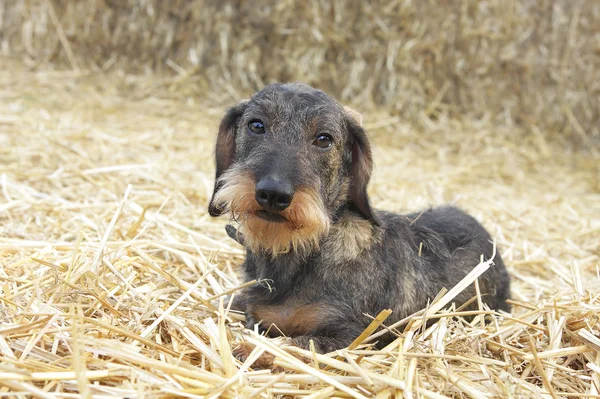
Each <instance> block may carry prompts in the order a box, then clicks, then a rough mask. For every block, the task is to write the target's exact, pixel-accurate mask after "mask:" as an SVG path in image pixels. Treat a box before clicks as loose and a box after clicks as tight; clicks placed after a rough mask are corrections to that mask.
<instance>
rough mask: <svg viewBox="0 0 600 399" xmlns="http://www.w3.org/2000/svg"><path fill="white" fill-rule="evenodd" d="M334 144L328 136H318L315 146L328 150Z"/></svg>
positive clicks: (314, 142)
mask: <svg viewBox="0 0 600 399" xmlns="http://www.w3.org/2000/svg"><path fill="white" fill-rule="evenodd" d="M332 143H333V139H332V138H331V136H330V135H328V134H320V135H318V136H317V138H316V139H315V141H313V144H314V145H316V146H317V147H320V148H328V147H331V144H332Z"/></svg>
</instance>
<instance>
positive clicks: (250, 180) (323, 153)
mask: <svg viewBox="0 0 600 399" xmlns="http://www.w3.org/2000/svg"><path fill="white" fill-rule="evenodd" d="M360 119H361V118H360V115H359V114H357V113H356V112H354V111H351V110H349V109H346V108H344V107H342V106H341V105H339V104H338V103H337V102H336V101H335V100H333V99H332V98H330V97H329V96H327V95H326V94H325V93H323V92H322V91H319V90H315V89H313V88H311V87H309V86H306V85H302V84H298V83H291V84H273V85H270V86H267V87H266V88H264V89H263V90H261V91H260V92H258V93H257V94H255V95H254V97H252V98H251V99H250V100H248V101H243V102H241V103H239V104H238V105H236V106H234V107H233V108H231V109H230V110H229V111H228V112H227V114H226V115H225V117H224V118H223V120H222V121H221V125H220V127H219V134H218V137H217V144H216V169H217V171H216V181H215V188H214V193H213V196H212V199H211V201H210V205H209V213H210V214H211V215H212V216H218V215H221V214H222V213H224V212H230V214H231V217H232V218H233V219H235V220H237V221H238V222H239V223H240V232H242V233H243V235H244V243H245V245H246V246H247V247H248V249H250V250H251V251H254V252H256V251H264V252H268V253H271V254H273V255H276V254H278V253H282V252H287V251H289V250H294V251H298V252H304V253H306V252H309V251H310V250H312V249H313V248H315V247H316V246H318V243H319V239H320V237H321V236H322V235H323V234H325V233H326V232H327V231H328V229H329V225H330V223H331V221H332V220H334V219H335V217H336V213H337V212H339V211H340V210H341V209H345V208H347V209H351V210H354V211H355V212H356V213H358V214H360V215H362V216H363V217H364V218H365V219H367V220H370V221H372V222H373V223H377V220H376V218H375V215H374V213H373V210H372V209H371V205H370V203H369V197H368V196H367V184H368V183H369V178H370V176H371V171H372V168H373V161H372V158H371V148H370V146H369V142H368V139H367V135H366V133H365V131H364V130H363V128H362V127H361V121H360Z"/></svg>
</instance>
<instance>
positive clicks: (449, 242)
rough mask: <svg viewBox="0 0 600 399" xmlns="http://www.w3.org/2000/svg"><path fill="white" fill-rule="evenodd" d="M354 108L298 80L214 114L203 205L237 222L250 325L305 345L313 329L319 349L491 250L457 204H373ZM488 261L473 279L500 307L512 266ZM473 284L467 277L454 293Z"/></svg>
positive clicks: (465, 297) (433, 290)
mask: <svg viewBox="0 0 600 399" xmlns="http://www.w3.org/2000/svg"><path fill="white" fill-rule="evenodd" d="M360 119H361V117H360V115H359V114H357V113H356V112H354V111H352V110H350V109H347V108H344V107H343V106H341V105H340V104H339V103H337V102H336V101H335V100H334V99H332V98H331V97H329V96H327V95H326V94H325V93H323V92H322V91H320V90H316V89H313V88H311V87H309V86H306V85H303V84H298V83H290V84H272V85H269V86H267V87H265V88H264V89H263V90H261V91H260V92H258V93H257V94H255V95H254V96H253V97H252V98H251V99H250V100H247V101H242V102H241V103H239V104H237V105H236V106H234V107H233V108H231V109H230V110H229V111H228V112H227V114H226V115H225V117H224V118H223V120H222V122H221V124H220V127H219V133H218V137H217V143H216V182H215V187H214V193H213V196H212V199H211V201H210V205H209V212H210V215H212V216H218V215H221V214H223V213H229V215H230V217H231V218H232V219H233V220H234V221H236V222H237V223H238V224H239V226H238V228H237V229H235V228H232V227H229V228H228V232H229V233H230V235H231V236H232V237H233V238H235V239H236V240H238V241H239V242H240V243H241V244H242V245H243V246H244V247H245V249H246V251H247V256H246V260H245V262H244V264H243V268H244V271H245V275H246V278H247V279H248V280H253V279H256V280H259V281H261V283H257V284H256V285H254V286H251V287H249V288H247V289H245V290H244V291H243V292H242V294H241V298H240V299H241V300H240V301H238V302H237V306H240V307H241V308H242V310H243V311H245V314H246V324H247V326H248V327H249V328H253V327H254V325H255V324H257V323H258V324H259V325H260V328H261V329H264V330H267V331H268V333H269V334H270V335H285V336H288V337H291V339H292V343H293V344H294V345H297V346H300V347H303V348H308V346H309V341H310V340H313V341H314V344H315V348H316V350H318V351H321V352H329V351H332V350H336V349H340V348H344V347H346V346H348V345H349V344H350V343H351V342H352V341H353V340H354V339H355V338H356V337H357V336H358V335H359V334H360V333H361V332H362V331H363V330H364V329H365V327H366V326H368V325H369V323H370V321H371V319H370V318H369V317H367V316H366V314H369V315H373V316H375V315H377V314H378V313H379V312H380V311H381V310H383V309H392V311H393V313H392V315H391V316H390V318H389V319H388V321H391V322H394V321H397V320H400V319H402V318H404V317H406V316H408V315H411V314H413V313H414V312H416V311H418V310H420V309H422V308H424V307H425V306H426V305H427V303H428V301H431V300H432V299H433V298H435V297H436V295H437V294H438V293H439V292H440V290H441V289H442V288H444V287H445V288H448V289H449V288H452V287H453V286H454V285H455V284H456V283H457V282H459V281H460V280H461V279H462V278H463V277H464V276H465V275H466V274H468V273H469V272H470V271H471V270H472V269H473V268H474V267H475V266H476V265H477V264H478V263H479V262H480V258H481V256H482V255H483V257H484V258H486V259H489V258H490V257H491V256H492V250H493V244H492V242H491V238H490V235H489V234H488V233H487V231H486V230H485V229H484V228H483V227H482V226H481V225H480V224H479V223H478V222H477V221H476V220H475V219H474V218H472V217H471V216H469V215H467V214H466V213H464V212H463V211H461V210H459V209H457V208H454V207H451V206H444V207H440V208H436V209H428V210H425V211H423V212H418V213H414V214H409V215H399V214H394V213H390V212H385V211H379V210H375V209H373V207H372V206H371V203H370V201H369V196H368V194H367V185H368V183H369V179H370V177H371V171H372V169H373V158H372V155H371V146H370V145H369V140H368V138H367V134H366V132H365V130H364V129H363V128H362V126H361V120H360ZM494 263H495V266H494V267H492V268H490V269H489V270H488V271H486V272H485V273H484V274H483V275H482V276H481V277H480V278H479V288H480V292H481V296H482V299H483V300H484V302H485V303H486V304H487V305H488V306H489V307H490V308H491V309H498V310H505V311H509V305H508V304H507V302H506V300H507V299H508V297H509V285H510V281H509V276H508V273H507V271H506V269H505V267H504V263H503V262H502V259H501V258H500V256H499V255H496V257H495V259H494ZM475 295H476V293H475V287H474V286H473V285H472V286H470V287H468V288H467V289H465V290H464V291H463V292H462V293H460V294H459V295H458V296H457V297H456V298H455V303H456V305H457V306H460V305H461V304H464V303H466V302H468V301H469V300H470V299H472V298H473V297H474V296H475ZM476 307H477V301H473V302H472V304H471V305H469V308H471V309H473V308H476ZM388 335H390V334H388ZM388 339H389V337H388ZM385 341H386V340H385V339H383V340H381V341H380V342H379V345H380V346H381V345H382V344H383V343H385Z"/></svg>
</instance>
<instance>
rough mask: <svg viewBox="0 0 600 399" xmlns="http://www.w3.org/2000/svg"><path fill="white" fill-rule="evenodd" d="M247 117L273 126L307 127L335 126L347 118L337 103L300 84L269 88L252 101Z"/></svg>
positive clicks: (256, 95) (276, 85)
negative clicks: (262, 119) (273, 124)
mask: <svg viewBox="0 0 600 399" xmlns="http://www.w3.org/2000/svg"><path fill="white" fill-rule="evenodd" d="M246 114H247V115H248V116H250V117H252V116H253V115H257V116H261V117H263V118H267V119H268V120H269V121H270V122H272V123H297V124H307V125H314V124H315V123H318V124H320V125H335V124H339V122H340V121H341V118H342V116H343V112H342V107H341V106H340V105H339V104H338V103H337V102H336V101H335V100H334V99H332V98H331V97H329V96H328V95H326V94H325V93H323V92H322V91H320V90H316V89H313V88H312V87H310V86H306V85H303V84H299V83H291V84H275V85H270V86H267V87H266V88H265V89H263V90H261V91H259V92H258V93H256V94H255V95H254V96H253V97H252V99H251V100H250V103H249V104H248V107H247V110H246Z"/></svg>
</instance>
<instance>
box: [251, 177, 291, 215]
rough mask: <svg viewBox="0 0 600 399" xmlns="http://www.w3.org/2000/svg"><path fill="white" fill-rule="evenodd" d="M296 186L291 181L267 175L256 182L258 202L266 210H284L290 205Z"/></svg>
mask: <svg viewBox="0 0 600 399" xmlns="http://www.w3.org/2000/svg"><path fill="white" fill-rule="evenodd" d="M293 197H294V188H293V187H292V185H291V184H290V183H287V182H284V181H281V180H277V179H274V178H272V177H267V178H263V179H261V180H260V181H259V182H258V183H257V184H256V202H258V204H259V205H260V206H261V207H263V208H264V209H265V210H267V211H270V212H273V211H277V212H279V211H283V210H284V209H285V208H287V207H288V206H290V204H291V203H292V198H293Z"/></svg>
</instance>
